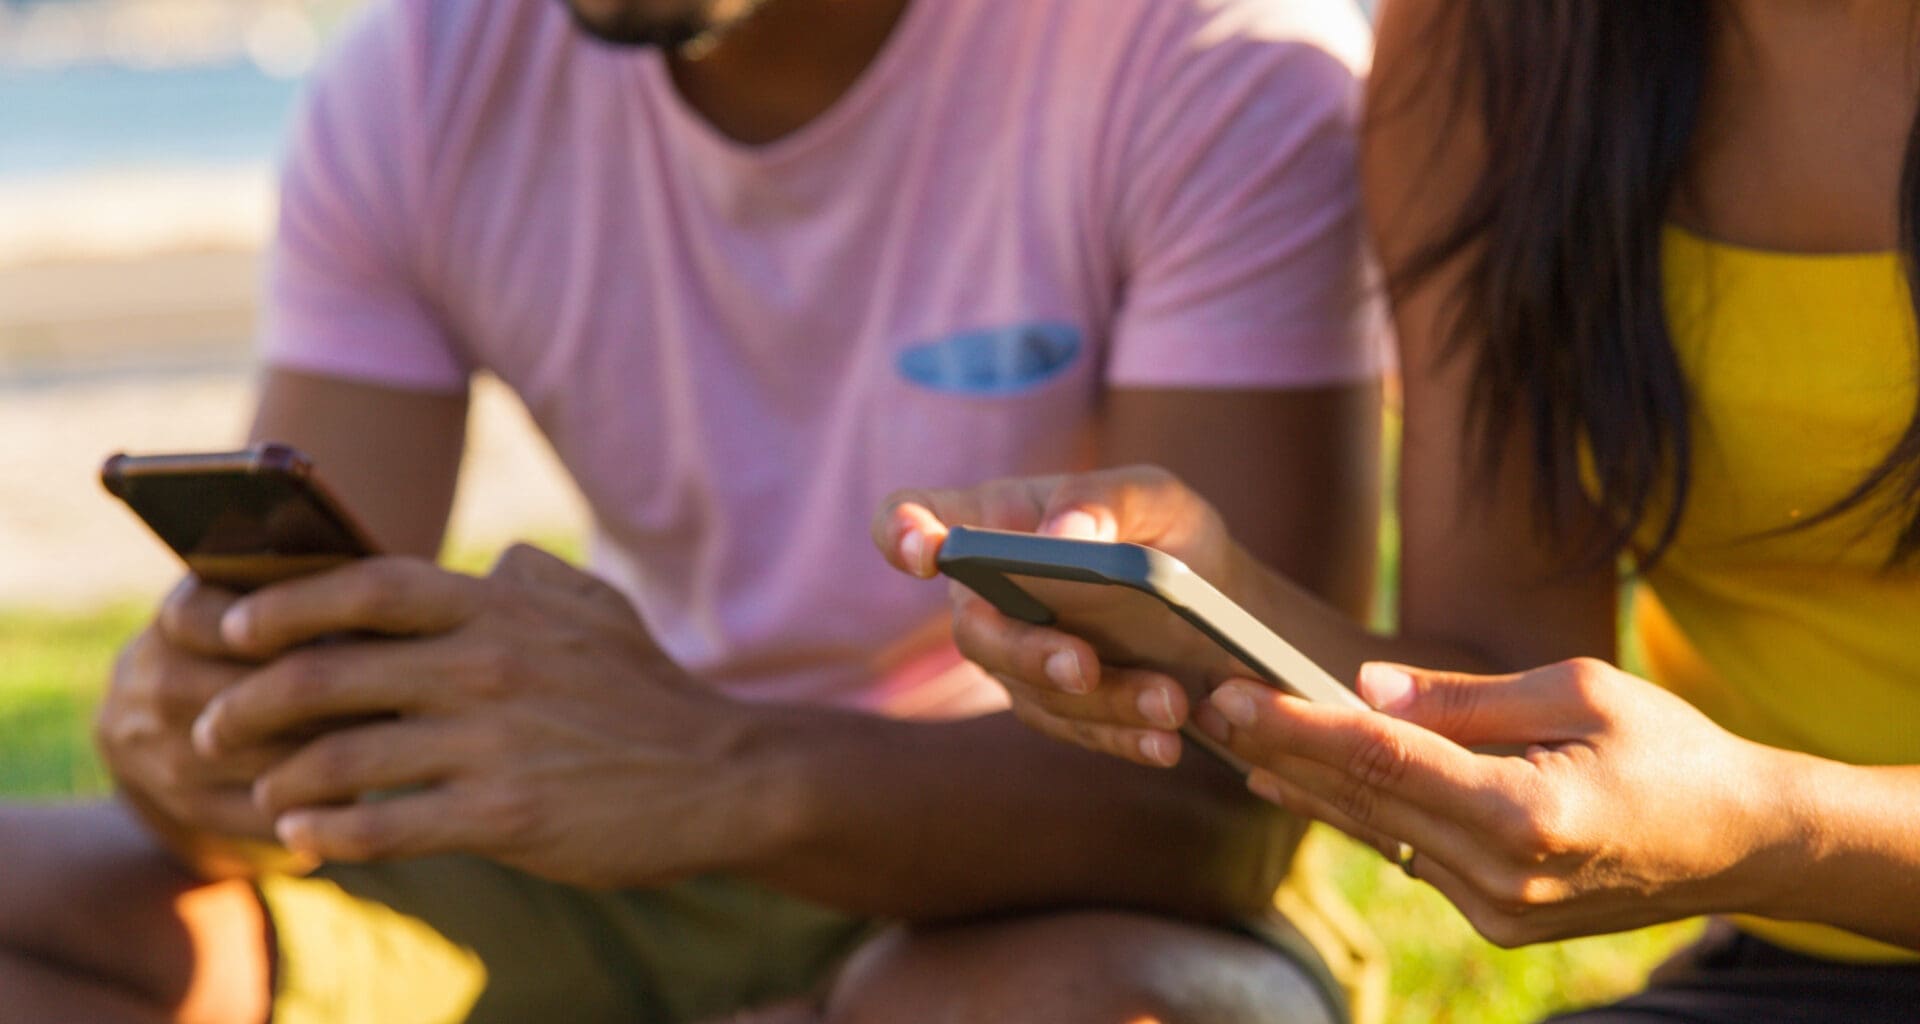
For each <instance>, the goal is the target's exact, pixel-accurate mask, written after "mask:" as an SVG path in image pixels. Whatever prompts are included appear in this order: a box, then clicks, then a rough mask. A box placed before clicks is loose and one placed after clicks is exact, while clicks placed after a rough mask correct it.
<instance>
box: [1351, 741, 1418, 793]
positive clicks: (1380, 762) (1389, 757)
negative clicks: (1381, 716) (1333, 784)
mask: <svg viewBox="0 0 1920 1024" xmlns="http://www.w3.org/2000/svg"><path fill="white" fill-rule="evenodd" d="M1407 761H1408V758H1407V751H1406V749H1405V747H1403V746H1402V745H1401V743H1400V741H1399V740H1398V739H1397V738H1396V737H1394V736H1393V735H1392V734H1391V733H1387V732H1384V731H1382V732H1376V733H1375V734H1374V735H1372V736H1370V737H1368V738H1367V740H1366V741H1365V742H1364V743H1362V744H1361V745H1360V747H1359V748H1358V749H1356V750H1355V751H1354V752H1353V755H1352V758H1351V760H1350V761H1349V762H1348V765H1347V776H1348V777H1349V778H1351V779H1353V780H1354V781H1355V782H1356V783H1358V784H1359V785H1360V786H1361V787H1363V788H1366V789H1390V788H1392V787H1394V786H1396V785H1398V784H1399V783H1400V781H1401V780H1402V779H1404V778H1406V775H1407Z"/></svg>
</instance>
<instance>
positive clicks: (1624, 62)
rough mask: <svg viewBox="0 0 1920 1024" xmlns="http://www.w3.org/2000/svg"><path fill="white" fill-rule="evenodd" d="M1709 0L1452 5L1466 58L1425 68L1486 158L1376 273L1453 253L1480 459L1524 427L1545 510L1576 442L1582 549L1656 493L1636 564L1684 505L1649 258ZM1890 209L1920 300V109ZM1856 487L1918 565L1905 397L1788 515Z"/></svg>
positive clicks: (1685, 450) (1457, 317)
mask: <svg viewBox="0 0 1920 1024" xmlns="http://www.w3.org/2000/svg"><path fill="white" fill-rule="evenodd" d="M1709 3H1710V0H1465V2H1464V3H1463V4H1462V9H1460V10H1459V11H1458V13H1459V16H1461V17H1462V18H1463V19H1464V21H1463V22H1462V24H1461V26H1460V27H1461V28H1462V29H1463V31H1464V37H1463V38H1464V42H1465V47H1464V53H1463V59H1464V64H1463V66H1461V67H1458V68H1446V67H1444V66H1443V67H1441V69H1440V73H1441V74H1443V75H1446V74H1451V75H1453V76H1454V77H1453V78H1452V80H1451V81H1443V82H1441V83H1433V82H1426V83H1422V87H1426V88H1433V87H1441V88H1453V89H1456V90H1457V91H1456V95H1459V96H1461V97H1462V98H1463V99H1470V98H1471V94H1477V98H1478V100H1479V102H1480V104H1481V109H1480V111H1479V114H1480V116H1481V117H1482V118H1483V123H1484V124H1485V125H1486V126H1487V140H1486V142H1487V145H1486V147H1485V148H1486V153H1487V156H1486V166H1485V169H1484V172H1483V174H1482V176H1481V177H1480V179H1479V181H1478V183H1477V184H1476V186H1475V187H1474V189H1473V191H1472V193H1471V194H1470V196H1469V197H1468V199H1467V201H1466V203H1465V205H1464V206H1463V207H1462V209H1461V212H1460V214H1459V216H1458V218H1457V219H1456V220H1455V221H1454V222H1453V223H1452V224H1451V226H1450V227H1449V228H1448V229H1447V230H1446V231H1445V232H1444V233H1443V234H1442V235H1441V236H1440V237H1439V238H1437V239H1435V240H1434V241H1433V242H1432V243H1431V244H1429V245H1427V246H1426V247H1425V248H1424V249H1423V250H1421V251H1420V252H1418V253H1417V254H1416V255H1415V256H1414V257H1413V259H1412V260H1411V261H1409V263H1408V264H1407V265H1406V266H1404V267H1401V268H1397V270H1396V271H1395V273H1394V274H1393V277H1392V279H1391V281H1390V284H1391V287H1392V288H1393V289H1394V291H1395V292H1396V293H1398V292H1401V291H1402V290H1403V289H1405V288H1406V287H1407V286H1409V285H1411V284H1415V283H1418V282H1419V281H1420V280H1422V279H1424V278H1426V277H1428V276H1430V275H1432V274H1433V273H1434V272H1435V271H1436V270H1438V269H1439V268H1440V267H1441V266H1443V265H1445V264H1448V263H1450V262H1451V261H1453V260H1455V259H1456V258H1464V259H1465V260H1466V261H1467V263H1466V265H1465V267H1464V270H1465V278H1464V282H1463V284H1462V287H1461V290H1460V291H1459V292H1458V293H1457V294H1455V295H1454V296H1452V301H1453V302H1454V306H1453V309H1452V312H1453V320H1452V328H1453V331H1454V333H1453V337H1452V344H1451V349H1450V353H1449V354H1450V356H1461V355H1465V356H1468V357H1470V358H1471V359H1472V360H1473V375H1472V393H1471V406H1470V408H1471V415H1472V421H1473V422H1472V425H1471V426H1472V431H1471V435H1470V436H1472V437H1473V438H1474V439H1475V444H1476V446H1477V447H1478V449H1479V452H1480V454H1481V455H1482V457H1483V459H1484V466H1483V468H1484V469H1485V470H1486V471H1488V472H1491V470H1492V467H1493V466H1494V464H1495V463H1496V462H1498V461H1499V460H1500V458H1501V457H1502V455H1503V448H1504V445H1505V444H1506V441H1507V438H1509V437H1511V436H1512V434H1511V431H1512V429H1513V425H1514V424H1515V423H1520V424H1524V428H1525V429H1524V435H1525V436H1526V437H1527V440H1528V441H1529V442H1530V444H1529V448H1530V452H1529V454H1530V458H1531V466H1532V469H1533V473H1534V478H1535V482H1536V490H1535V494H1536V509H1537V511H1538V512H1539V514H1540V516H1541V519H1542V521H1543V523H1554V522H1558V521H1559V513H1560V509H1559V508H1558V507H1557V506H1558V504H1559V500H1560V496H1561V495H1563V494H1566V493H1568V488H1570V487H1573V486H1577V485H1578V481H1579V475H1580V451H1581V446H1582V444H1583V443H1584V445H1585V446H1586V449H1587V451H1588V452H1589V453H1590V454H1591V458H1592V463H1591V466H1592V469H1593V471H1594V473H1595V476H1596V482H1597V483H1598V486H1599V501H1600V505H1601V508H1602V511H1603V512H1604V513H1605V517H1604V518H1605V523H1604V524H1603V525H1602V526H1601V527H1599V529H1598V532H1597V533H1596V534H1595V535H1592V536H1588V537H1585V538H1578V539H1577V540H1578V541H1579V542H1580V543H1581V544H1582V545H1583V546H1584V549H1585V551H1586V552H1587V554H1589V555H1590V556H1592V557H1593V558H1594V559H1595V560H1596V562H1602V563H1604V562H1607V561H1610V560H1611V559H1613V558H1615V557H1618V556H1619V555H1620V554H1621V553H1623V552H1626V551H1628V550H1630V546H1631V544H1632V542H1633V539H1634V537H1635V536H1636V535H1637V534H1638V532H1639V530H1640V529H1641V528H1642V527H1643V526H1644V525H1645V524H1646V523H1647V522H1648V520H1650V519H1652V518H1654V516H1655V508H1656V507H1658V508H1660V510H1661V511H1660V512H1659V513H1658V516H1659V524H1658V525H1659V529H1658V530H1657V532H1655V534H1654V540H1653V542H1652V543H1651V544H1649V545H1647V546H1646V547H1644V548H1643V549H1641V550H1639V551H1637V552H1636V555H1637V561H1638V564H1639V566H1640V567H1641V568H1642V569H1644V568H1646V567H1648V566H1651V565H1652V564H1653V563H1654V562H1656V561H1658V560H1659V557H1660V555H1661V554H1662V553H1663V552H1664V551H1666V550H1667V548H1668V547H1669V546H1670V545H1671V543H1672V541H1673V538H1674V535H1675V533H1676V531H1677V530H1678V528H1679V525H1680V519H1681V515H1682V513H1683V511H1684V507H1685V504H1686V500H1687V494H1688V484H1689V480H1690V474H1689V470H1690V463H1691V461H1692V453H1693V443H1692V436H1691V433H1690V431H1689V429H1688V422H1687V412H1688V405H1689V399H1688V390H1687V385H1686V381H1685V380H1684V379H1683V377H1682V375H1681V371H1680V364H1679V361H1678V359H1677V358H1676V357H1675V355H1674V350H1673V342H1672V339H1671V337H1670V336H1669V334H1668V328H1667V320H1666V309H1665V303H1664V285H1663V278H1662V275H1661V263H1660V254H1661V234H1662V230H1663V226H1664V225H1665V223H1666V221H1667V217H1668V213H1669V211H1670V209H1671V206H1672V203H1673V199H1674V196H1675V192H1676V190H1677V189H1678V188H1679V186H1680V181H1681V175H1682V172H1683V169H1684V167H1685V165H1686V162H1687V158H1688V155H1689V152H1690V145H1691V142H1692V138H1693V130H1694V124H1695V120H1696V118H1697V116H1698V113H1699V110H1700V105H1701V94H1702V89H1703V83H1704V81H1705V76H1706V63H1707V59H1708V58H1707V55H1708V19H1709V13H1708V6H1709ZM1463 76H1464V77H1463ZM1468 81H1471V82H1472V83H1473V86H1474V87H1473V88H1471V89H1469V88H1467V87H1466V86H1465V85H1464V84H1463V83H1466V82H1468ZM1456 120H1458V119H1456ZM1899 209H1900V244H1901V250H1902V254H1903V257H1904V265H1905V269H1906V277H1907V280H1908V283H1909V285H1910V286H1911V291H1912V294H1913V295H1914V296H1915V298H1916V300H1917V301H1920V269H1917V268H1920V120H1917V121H1916V123H1915V126H1914V130H1913V133H1912V134H1911V136H1910V139H1909V143H1908V147H1907V153H1906V164H1905V168H1904V171H1903V173H1902V175H1901V201H1900V207H1899ZM1916 312H1917V315H1920V310H1917V311H1916ZM1868 501H1877V502H1884V514H1885V515H1888V516H1897V517H1899V519H1900V520H1901V521H1902V523H1903V525H1902V528H1901V530H1900V531H1899V534H1898V538H1897V540H1896V542H1895V546H1894V550H1893V553H1892V555H1891V557H1890V559H1889V562H1888V565H1889V566H1890V567H1891V566H1895V565H1908V564H1912V563H1914V562H1915V561H1920V558H1916V556H1920V409H1916V411H1915V414H1914V417H1913V419H1912V420H1910V421H1909V423H1908V425H1907V429H1906V431H1905V433H1904V434H1903V435H1902V436H1901V438H1900V440H1899V442H1898V443H1897V444H1896V445H1895V447H1894V449H1893V450H1892V451H1891V452H1890V453H1889V454H1888V455H1887V457H1886V458H1885V460H1884V461H1882V462H1881V463H1880V464H1879V465H1878V466H1877V467H1875V468H1874V470H1873V471H1872V472H1871V473H1869V474H1867V476H1866V477H1865V478H1864V479H1862V480H1861V481H1860V482H1859V484H1858V485H1857V486H1856V487H1855V488H1854V489H1853V490H1852V491H1851V492H1849V493H1848V494H1847V495H1846V496H1844V497H1843V498H1841V499H1840V500H1839V501H1838V502H1836V503H1835V504H1834V505H1833V506H1832V507H1830V508H1828V509H1827V510H1826V511H1825V512H1823V513H1821V514H1820V515H1819V516H1815V517H1811V518H1810V519H1809V520H1807V521H1806V522H1804V523H1802V524H1801V525H1810V524H1811V523H1813V522H1821V521H1825V520H1829V519H1832V518H1833V517H1835V516H1838V515H1841V514H1842V513H1844V512H1847V511H1849V510H1851V509H1854V508H1856V507H1858V506H1860V505H1862V504H1863V503H1866V502H1868Z"/></svg>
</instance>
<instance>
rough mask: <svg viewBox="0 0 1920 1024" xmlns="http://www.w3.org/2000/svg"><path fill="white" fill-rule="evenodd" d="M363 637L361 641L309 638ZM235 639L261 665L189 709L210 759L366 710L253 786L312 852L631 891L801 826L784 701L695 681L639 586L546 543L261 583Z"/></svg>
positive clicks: (278, 822) (731, 858)
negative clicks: (655, 633) (791, 818)
mask: <svg viewBox="0 0 1920 1024" xmlns="http://www.w3.org/2000/svg"><path fill="white" fill-rule="evenodd" d="M349 633H350V634H355V635H356V636H357V637H360V639H354V640H350V641H343V642H339V643H332V644H326V645H320V646H312V645H307V643H306V642H307V641H309V640H311V639H312V638H314V637H320V636H329V635H338V634H349ZM221 634H222V638H223V640H224V642H225V643H227V644H228V645H229V646H230V647H232V648H233V649H234V650H237V651H239V652H240V653H241V654H243V655H244V656H246V657H249V658H253V659H257V660H258V661H259V662H260V664H259V666H258V667H257V668H256V669H255V670H254V671H252V672H251V673H249V674H247V675H246V676H245V677H243V678H241V679H239V680H237V681H234V682H232V683H231V685H228V686H226V687H224V688H223V689H221V690H220V692H219V694H218V695H217V696H216V697H215V698H214V699H213V700H212V701H211V702H210V703H209V704H208V705H207V706H206V707H205V708H204V709H203V710H202V711H201V712H200V713H199V715H198V717H197V720H196V721H195V722H194V723H193V725H192V736H193V743H194V749H195V750H196V752H197V753H199V754H200V755H201V756H202V757H204V758H206V759H207V760H208V761H209V762H210V763H219V762H221V761H223V760H224V759H226V758H228V757H230V756H233V755H234V754H236V753H237V752H241V751H248V750H255V749H260V748H262V747H267V746H271V745H272V744H274V743H275V742H277V741H278V739H279V738H280V737H285V736H289V735H303V734H306V735H311V734H312V733H313V732H314V731H315V727H316V726H319V725H324V724H325V723H330V722H340V721H342V720H358V722H359V724H354V725H351V726H346V727H340V728H333V729H330V730H327V731H323V732H320V733H319V735H317V736H315V737H314V738H312V739H311V740H309V741H306V742H304V743H303V744H302V745H301V746H300V747H299V749H298V750H297V751H296V752H294V753H293V754H291V755H290V756H288V757H286V758H285V759H284V760H282V761H279V762H278V763H276V764H274V765H273V766H271V767H270V768H269V769H268V770H267V771H265V772H264V774H262V775H261V776H260V778H259V780H258V782H257V783H256V784H255V785H254V787H253V790H252V797H253V799H254V801H255V803H256V805H257V807H258V808H259V809H260V811H261V812H263V813H264V814H265V815H266V816H267V817H268V818H269V819H270V820H271V821H272V822H273V823H274V826H275V830H276V834H277V835H278V837H279V838H280V839H281V840H282V841H283V842H285V843H286V845H287V846H289V847H290V848H292V849H294V850H296V851H298V852H301V853H304V854H308V855H311V856H314V857H316V858H320V859H324V860H345V861H369V860H386V859H391V858H399V857H419V856H429V855H435V854H443V853H454V852H460V853H471V854H477V855H480V856H484V857H487V858H490V859H493V860H496V861H499V862H501V863H504V864H507V865H509V866H512V867H516V868H519V869H521V870H524V871H528V872H531V873H534V874H537V875H541V876H543V877H546V878H549V879H553V880H556V881H562V882H568V883H573V884H579V885H587V886H592V887H633V886H645V885H656V884H660V883H663V882H666V881H670V880H673V879H677V878H681V877H686V876H689V875H693V874H700V873H705V872H709V871H716V870H724V869H727V868H730V867H735V866H737V865H738V864H739V863H743V862H745V861H747V860H750V859H751V858H754V857H756V856H758V855H760V854H761V853H763V852H764V850H763V846H764V844H767V843H770V842H777V841H780V840H783V839H784V838H785V835H784V832H783V830H782V829H781V828H780V827H779V823H780V821H782V820H784V818H783V816H787V815H791V813H792V810H791V807H790V805H791V801H789V800H788V799H787V797H788V795H789V794H788V789H787V787H786V785H785V775H784V773H783V772H781V771H780V770H779V768H778V756H779V751H778V750H777V749H775V748H777V747H778V743H776V742H774V740H775V737H776V736H784V735H785V731H784V730H783V729H780V728H778V727H777V722H778V720H779V719H780V712H779V711H777V710H773V709H756V708H753V707H748V706H743V705H740V704H737V703H734V702H730V701H728V700H726V699H724V698H722V697H721V696H719V695H718V694H716V693H714V692H713V691H712V690H711V689H710V688H708V687H706V686H705V685H703V684H701V683H699V682H697V681H695V680H694V679H692V678H691V677H690V676H688V675H687V673H685V672H684V671H683V670H681V669H680V668H679V667H678V666H677V665H675V664H674V663H673V662H672V661H671V660H670V659H669V658H668V657H667V655H666V654H665V653H664V652H663V651H662V650H661V649H660V648H659V646H658V645H657V644H656V643H655V642H654V640H653V638H652V636H651V635H650V634H649V633H648V632H647V629H646V627H645V625H644V624H642V622H641V621H640V619H639V617H638V616H637V615H636V614H635V613H634V611H633V609H632V607H631V606H630V605H629V604H628V602H627V600H626V598H625V597H624V596H623V595H621V594H620V593H619V592H617V591H615V590H614V589H613V588H611V587H609V586H608V585H606V584H605V583H603V582H601V581H600V580H598V579H596V578H595V577H593V576H591V575H589V574H587V573H585V572H582V571H580V570H579V569H576V568H574V567H573V566H570V565H568V564H566V563H565V562H563V561H561V560H559V559H557V558H555V557H553V556H552V555H549V554H547V553H545V552H542V551H539V550H537V549H534V548H531V547H525V546H521V547H516V548H513V549H512V550H510V551H508V552H507V554H506V555H504V556H503V557H502V558H501V560H500V562H499V563H498V564H497V565H496V566H495V568H494V570H493V571H492V572H491V573H490V574H489V575H488V576H486V577H483V578H475V577H471V576H465V575H461V574H458V573H452V572H448V571H446V570H443V569H440V568H438V567H436V566H433V565H432V564H430V563H427V562H425V561H422V560H419V559H409V558H390V557H389V558H373V559H366V560H363V561H359V562H355V563H353V564H350V565H345V566H341V567H339V568H336V569H332V570H329V571H327V572H325V573H321V574H318V575H314V576H309V577H303V578H301V579H297V580H292V581H288V582H285V583H279V584H275V585H273V586H270V587H267V588H264V589H261V590H259V591H256V592H254V593H252V594H249V595H248V596H246V597H245V598H243V599H241V600H240V601H239V602H237V603H235V604H234V605H233V606H232V607H230V608H229V609H227V611H226V612H225V613H224V615H223V617H222V622H221ZM763 754H766V755H768V756H761V755H763ZM368 796H375V797H376V799H370V800H369V799H363V798H365V797H368Z"/></svg>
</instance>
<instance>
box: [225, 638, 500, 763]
mask: <svg viewBox="0 0 1920 1024" xmlns="http://www.w3.org/2000/svg"><path fill="white" fill-rule="evenodd" d="M493 651H494V648H493V647H491V646H489V645H487V644H484V643H478V642H472V641H467V640H465V639H461V640H452V639H449V640H446V641H431V642H423V643H416V644H389V643H379V642H372V643H357V644H340V645H336V646H331V647H315V648H307V649H305V650H301V651H296V652H294V653H292V654H289V655H287V656H285V657H283V658H280V659H278V660H276V661H274V662H273V663H272V664H270V665H267V666H266V667H264V668H262V669H260V670H259V671H258V672H255V673H253V674H252V675H250V676H248V677H246V678H245V679H243V680H242V681H240V682H239V683H238V684H236V685H234V686H233V687H232V688H230V689H228V690H226V691H225V692H223V693H221V694H220V695H219V696H218V697H216V698H214V700H213V701H212V702H210V703H209V704H208V705H207V707H206V710H204V711H202V712H201V713H200V716H199V717H198V718H197V719H196V720H195V721H194V724H193V745H194V749H196V750H198V751H199V752H200V753H201V754H202V755H203V756H208V757H213V756H218V755H220V754H221V753H223V752H225V751H231V750H238V749H243V748H246V747H250V746H257V745H262V744H266V743H269V742H271V741H273V740H274V739H275V738H276V737H283V736H288V735H293V734H297V733H301V732H308V731H311V730H312V728H313V727H314V726H315V725H318V724H321V723H325V722H328V721H331V720H337V719H342V718H355V717H362V716H377V715H387V714H394V713H406V712H412V711H432V710H435V709H440V708H444V707H448V706H451V705H453V704H456V703H458V702H460V701H461V700H463V699H465V698H464V696H463V695H464V694H465V693H467V692H470V691H473V690H475V688H479V689H485V688H486V687H489V686H492V685H494V683H495V682H496V681H497V680H498V678H499V676H500V675H501V673H502V671H503V669H501V668H500V666H498V665H496V664H494V662H495V661H496V660H498V659H497V658H496V657H495V655H494V654H493Z"/></svg>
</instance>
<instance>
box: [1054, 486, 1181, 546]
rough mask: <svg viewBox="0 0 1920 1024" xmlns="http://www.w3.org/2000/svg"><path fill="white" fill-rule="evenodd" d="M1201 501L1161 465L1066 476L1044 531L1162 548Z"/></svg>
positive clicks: (1080, 538)
mask: <svg viewBox="0 0 1920 1024" xmlns="http://www.w3.org/2000/svg"><path fill="white" fill-rule="evenodd" d="M1201 504H1202V503H1201V502H1200V501H1199V499H1198V498H1197V497H1196V496H1195V495H1194V494H1193V492H1192V491H1191V490H1189V489H1188V488H1187V487H1186V485H1184V484H1182V483H1181V482H1180V480H1179V478H1178V477H1175V476H1174V475H1173V474H1172V473H1169V472H1167V471H1166V470H1164V469H1161V468H1160V467H1158V466H1126V467H1121V468H1118V469H1105V470H1100V471H1098V472H1094V473H1083V474H1080V475H1077V476H1070V477H1067V478H1065V479H1063V480H1062V481H1061V482H1060V484H1059V486H1057V487H1055V488H1054V489H1053V490H1052V492H1051V493H1050V494H1048V496H1047V500H1046V521H1045V523H1044V524H1043V525H1042V526H1041V528H1040V532H1042V533H1046V534H1050V535H1052V536H1056V537H1072V538H1076V539H1079V540H1104V541H1113V540H1123V541H1130V542H1134V543H1140V544H1154V545H1156V546H1158V544H1159V542H1161V541H1162V540H1163V539H1164V538H1165V537H1166V535H1167V534H1169V533H1170V532H1173V529H1174V527H1175V525H1176V524H1179V523H1182V522H1183V521H1184V520H1185V519H1187V518H1188V517H1190V516H1192V515H1193V513H1194V512H1195V511H1196V509H1197V507H1198V506H1200V505H1201Z"/></svg>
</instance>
